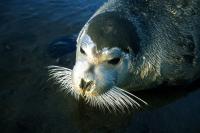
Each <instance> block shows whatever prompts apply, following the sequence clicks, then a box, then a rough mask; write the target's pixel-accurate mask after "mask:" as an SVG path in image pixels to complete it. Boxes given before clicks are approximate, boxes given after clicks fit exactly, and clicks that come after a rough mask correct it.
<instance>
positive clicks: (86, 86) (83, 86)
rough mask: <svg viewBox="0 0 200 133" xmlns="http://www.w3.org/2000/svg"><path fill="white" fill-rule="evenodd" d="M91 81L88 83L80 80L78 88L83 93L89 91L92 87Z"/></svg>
mask: <svg viewBox="0 0 200 133" xmlns="http://www.w3.org/2000/svg"><path fill="white" fill-rule="evenodd" d="M92 83H93V81H88V82H86V81H85V80H84V79H81V83H80V85H79V87H80V88H81V89H82V90H83V91H86V90H88V91H89V90H90V86H91V85H92Z"/></svg>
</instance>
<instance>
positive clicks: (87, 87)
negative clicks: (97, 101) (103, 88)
mask: <svg viewBox="0 0 200 133" xmlns="http://www.w3.org/2000/svg"><path fill="white" fill-rule="evenodd" d="M92 84H93V81H89V82H87V83H86V85H85V88H86V89H87V90H88V91H89V90H90V86H91V85H92Z"/></svg>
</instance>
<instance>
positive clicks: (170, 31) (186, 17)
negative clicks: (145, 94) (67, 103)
mask: <svg viewBox="0 0 200 133" xmlns="http://www.w3.org/2000/svg"><path fill="white" fill-rule="evenodd" d="M199 7H200V2H199V1H198V0H191V1H184V0H173V1H172V0H166V1H162V2H160V1H159V0H110V1H108V2H107V3H105V4H104V5H103V6H102V7H100V8H99V9H98V10H97V11H96V13H95V14H94V15H93V16H92V17H91V18H90V19H89V20H88V22H87V23H86V24H85V25H84V27H83V28H82V30H81V31H80V33H79V36H78V38H77V50H76V63H75V65H74V67H73V70H71V69H68V68H65V67H59V66H49V73H50V76H51V77H53V78H54V79H55V80H56V82H57V83H60V85H61V87H62V88H63V89H64V90H66V91H68V92H69V93H71V94H72V95H73V96H75V98H77V99H79V98H80V97H83V99H84V100H85V101H86V102H87V103H89V104H91V105H92V106H97V107H100V108H101V109H104V108H107V109H109V110H114V111H115V110H122V111H124V109H126V108H127V109H128V108H129V107H139V106H140V104H141V103H144V104H147V102H148V101H147V102H146V101H144V100H142V99H141V98H139V97H137V96H135V95H134V94H133V93H134V91H135V92H136V91H141V90H149V89H151V88H155V87H156V86H159V85H161V84H163V83H165V84H167V85H169V86H170V85H172V86H174V85H186V84H190V83H192V82H193V81H195V80H196V79H198V78H199V75H200V32H199V31H200V12H199V11H200V9H199ZM160 89H162V88H160ZM131 92H133V93H131Z"/></svg>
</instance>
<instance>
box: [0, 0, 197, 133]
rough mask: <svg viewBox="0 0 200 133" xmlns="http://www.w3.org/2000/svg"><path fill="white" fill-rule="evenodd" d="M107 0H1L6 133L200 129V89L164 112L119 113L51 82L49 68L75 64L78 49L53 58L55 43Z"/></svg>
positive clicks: (0, 93)
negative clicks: (50, 51)
mask: <svg viewBox="0 0 200 133" xmlns="http://www.w3.org/2000/svg"><path fill="white" fill-rule="evenodd" d="M104 1H105V0H98V1H94V0H26V1H25V0H24V1H22V0H1V2H0V18H1V19H0V31H1V32H0V132H2V133H4V132H7V133H11V132H12V133H13V132H20V133H21V132H22V133H23V132H26V133H32V132H33V133H35V132H38V133H41V132H45V133H46V132H47V133H57V132H60V133H62V132H63V133H66V132H125V131H127V132H133V131H134V132H138V133H147V132H154V133H155V132H165V133H167V132H174V133H175V132H195V131H200V128H199V126H198V124H197V123H198V122H199V121H200V117H199V112H200V108H199V107H200V102H197V101H199V100H200V99H199V96H200V94H199V92H197V93H196V94H193V95H190V96H188V97H186V98H185V99H181V100H179V101H178V102H175V103H173V104H172V105H169V106H165V107H163V108H160V109H158V110H154V111H149V112H141V113H136V114H135V115H134V116H133V115H132V114H127V115H116V114H109V113H105V114H104V113H101V112H100V111H97V110H94V109H91V108H90V107H88V106H86V105H84V103H81V102H77V101H75V100H74V98H72V97H71V96H66V94H65V93H63V92H60V91H58V87H57V86H56V85H53V84H51V82H47V79H48V77H47V71H46V68H45V67H46V66H48V65H52V64H55V65H58V64H59V65H64V66H67V67H70V68H72V66H73V64H74V59H75V53H74V52H73V53H69V54H67V55H64V56H63V57H60V58H57V59H55V58H52V57H51V56H50V55H49V54H48V52H47V51H48V50H47V49H48V46H49V44H51V43H52V42H54V41H55V40H56V39H58V38H60V37H63V36H66V37H68V36H73V35H77V34H78V32H79V31H80V29H81V27H82V26H83V25H84V23H85V22H86V21H87V20H88V18H89V17H90V16H91V15H92V14H93V13H94V12H95V10H96V9H97V8H98V7H99V6H100V5H102V3H104ZM72 59H73V60H72ZM191 115H193V116H191ZM194 116H195V117H194ZM130 120H131V121H130Z"/></svg>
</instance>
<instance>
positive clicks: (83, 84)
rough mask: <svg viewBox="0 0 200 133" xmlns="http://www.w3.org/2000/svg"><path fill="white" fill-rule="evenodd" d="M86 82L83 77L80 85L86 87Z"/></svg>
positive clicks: (82, 87)
mask: <svg viewBox="0 0 200 133" xmlns="http://www.w3.org/2000/svg"><path fill="white" fill-rule="evenodd" d="M85 84H86V82H85V80H84V79H81V83H80V85H79V87H80V88H81V89H84V88H85V87H84V86H85Z"/></svg>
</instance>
